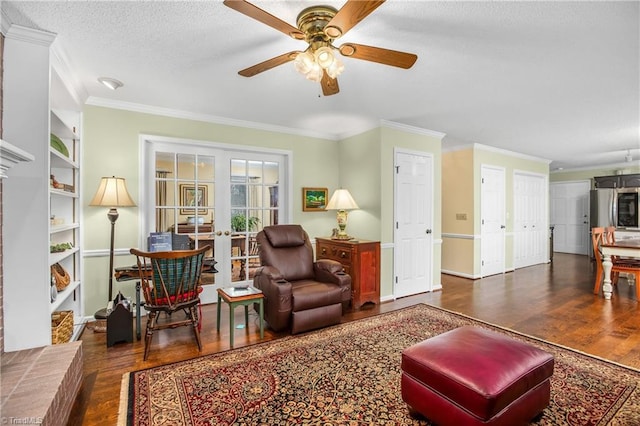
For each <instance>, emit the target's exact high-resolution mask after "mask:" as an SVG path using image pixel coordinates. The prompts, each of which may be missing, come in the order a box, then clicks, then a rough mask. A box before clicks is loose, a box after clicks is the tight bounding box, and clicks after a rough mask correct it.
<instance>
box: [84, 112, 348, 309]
mask: <svg viewBox="0 0 640 426" xmlns="http://www.w3.org/2000/svg"><path fill="white" fill-rule="evenodd" d="M83 115H84V117H83V139H82V182H81V186H82V197H83V212H82V216H83V217H82V221H83V224H84V234H83V240H84V242H83V247H84V249H85V250H88V251H89V252H91V251H99V252H102V253H103V254H102V255H100V254H99V253H98V256H97V257H85V261H84V280H85V283H86V286H85V287H84V291H85V314H86V315H92V314H93V312H95V311H97V310H98V309H99V308H101V307H103V306H104V305H105V304H106V301H107V299H108V294H107V292H108V290H107V287H108V285H107V283H108V276H109V265H108V258H107V256H106V255H104V253H105V252H107V251H108V248H109V232H110V230H109V228H110V224H109V221H108V219H107V217H106V213H107V209H104V208H98V207H89V206H87V204H88V202H89V201H90V200H91V198H92V197H93V194H94V193H95V191H96V189H97V186H98V182H99V181H100V178H101V177H102V176H112V175H113V176H120V177H123V178H125V179H126V182H127V187H128V189H129V192H130V193H131V196H132V197H133V199H134V200H135V201H138V200H139V199H140V194H139V181H138V180H139V173H140V170H139V164H140V152H139V136H140V134H150V135H159V136H167V137H175V138H184V139H193V140H201V141H211V142H218V143H224V144H236V145H239V146H240V145H245V146H256V147H268V148H272V149H279V150H286V151H290V152H291V153H292V155H293V171H292V176H293V182H292V185H293V190H292V196H293V200H292V205H293V217H292V218H291V222H294V223H300V224H302V225H303V226H304V227H305V229H306V230H307V232H308V233H309V235H310V236H311V237H312V238H313V237H315V236H319V235H326V234H327V232H328V231H329V230H330V229H331V228H333V227H335V213H334V212H329V211H328V212H303V211H302V188H303V187H307V186H312V187H327V188H336V187H337V186H338V183H339V180H338V179H339V175H340V173H339V164H338V162H336V161H335V159H336V158H337V157H338V152H339V146H338V142H336V141H330V140H325V139H318V138H312V137H305V136H297V135H291V134H285V133H276V132H269V131H264V130H256V129H251V128H243V127H233V126H227V125H222V124H214V123H205V122H200V121H194V120H186V119H178V118H170V117H164V116H158V115H152V114H145V113H138V112H131V111H124V110H118V109H111V108H104V107H96V106H86V107H85V109H84V111H83ZM118 212H119V213H120V218H119V219H118V221H117V224H116V240H115V248H116V251H117V252H119V253H123V252H128V249H129V248H130V247H136V246H137V245H138V239H139V237H138V236H139V225H140V222H139V218H138V213H139V212H138V208H120V209H118ZM133 263H134V259H133V257H131V256H129V255H118V256H116V259H115V266H116V267H118V266H127V265H131V264H133ZM132 287H133V284H132V283H123V284H118V283H115V291H117V290H118V289H122V290H123V293H125V295H127V296H133V293H134V291H133V289H132Z"/></svg>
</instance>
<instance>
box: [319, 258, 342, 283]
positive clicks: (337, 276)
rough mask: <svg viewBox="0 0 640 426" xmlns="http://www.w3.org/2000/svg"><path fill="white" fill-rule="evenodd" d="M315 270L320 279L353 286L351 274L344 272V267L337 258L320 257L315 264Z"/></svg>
mask: <svg viewBox="0 0 640 426" xmlns="http://www.w3.org/2000/svg"><path fill="white" fill-rule="evenodd" d="M313 271H314V273H315V278H316V280H318V281H321V282H325V283H334V284H338V285H339V286H341V287H344V286H349V287H351V276H350V275H347V274H345V273H344V267H343V266H342V264H341V263H340V262H338V261H336V260H331V259H319V260H318V261H317V262H316V263H314V264H313Z"/></svg>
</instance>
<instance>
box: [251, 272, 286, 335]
mask: <svg viewBox="0 0 640 426" xmlns="http://www.w3.org/2000/svg"><path fill="white" fill-rule="evenodd" d="M253 286H254V287H256V288H258V289H260V290H262V293H263V294H264V297H265V302H264V306H265V311H264V316H265V320H266V321H267V323H268V324H269V326H270V327H271V328H272V329H273V330H275V331H280V330H284V329H285V328H287V327H288V326H289V317H290V316H291V306H292V301H291V292H292V289H291V283H290V282H289V281H286V280H285V279H284V278H283V277H282V274H281V273H280V271H279V270H278V268H275V267H273V266H262V267H260V268H258V269H257V270H256V274H255V275H254V277H253Z"/></svg>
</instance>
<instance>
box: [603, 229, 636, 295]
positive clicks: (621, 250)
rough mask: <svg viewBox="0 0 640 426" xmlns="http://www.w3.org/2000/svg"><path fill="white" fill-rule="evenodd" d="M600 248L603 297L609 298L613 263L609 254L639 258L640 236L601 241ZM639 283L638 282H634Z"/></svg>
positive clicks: (611, 288)
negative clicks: (607, 241)
mask: <svg viewBox="0 0 640 426" xmlns="http://www.w3.org/2000/svg"><path fill="white" fill-rule="evenodd" d="M601 250H602V268H603V270H604V284H603V286H602V292H603V293H604V298H605V299H607V300H609V299H611V292H612V290H613V286H612V285H611V268H612V267H613V263H612V262H611V256H624V257H633V258H637V259H640V238H628V239H622V240H618V241H615V242H611V243H603V244H602V246H601ZM636 285H640V283H636Z"/></svg>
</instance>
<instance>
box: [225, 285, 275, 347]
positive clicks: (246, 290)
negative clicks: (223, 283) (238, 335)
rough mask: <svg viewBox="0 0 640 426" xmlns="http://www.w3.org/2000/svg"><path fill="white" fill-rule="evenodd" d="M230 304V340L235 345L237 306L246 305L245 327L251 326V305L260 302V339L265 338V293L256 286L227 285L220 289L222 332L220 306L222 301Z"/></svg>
mask: <svg viewBox="0 0 640 426" xmlns="http://www.w3.org/2000/svg"><path fill="white" fill-rule="evenodd" d="M223 300H224V301H225V302H226V303H227V304H228V305H229V327H230V342H231V347H233V335H234V332H235V324H234V323H235V321H234V315H233V311H234V310H235V307H236V306H244V323H245V327H248V326H249V306H250V305H251V304H253V303H258V305H259V306H260V339H264V320H263V318H264V294H262V291H261V290H258V289H257V288H254V287H225V288H219V289H218V326H217V330H218V333H219V332H220V308H221V305H222V301H223Z"/></svg>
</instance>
